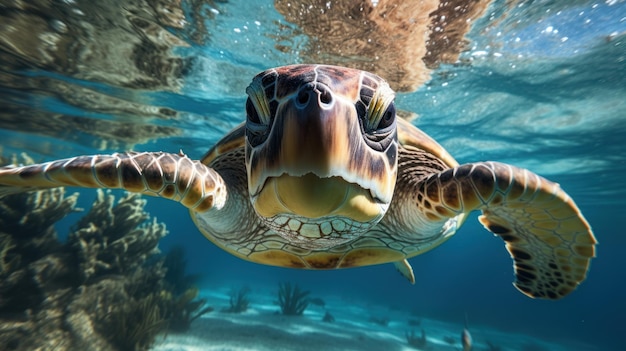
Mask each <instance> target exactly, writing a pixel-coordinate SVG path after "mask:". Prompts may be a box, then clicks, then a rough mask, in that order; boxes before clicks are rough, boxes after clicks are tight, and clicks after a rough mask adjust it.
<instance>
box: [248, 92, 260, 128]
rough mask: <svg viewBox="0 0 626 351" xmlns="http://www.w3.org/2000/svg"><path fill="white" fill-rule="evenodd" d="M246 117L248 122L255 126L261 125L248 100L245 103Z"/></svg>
mask: <svg viewBox="0 0 626 351" xmlns="http://www.w3.org/2000/svg"><path fill="white" fill-rule="evenodd" d="M246 115H247V116H248V121H250V122H252V123H256V124H261V118H260V117H259V113H258V112H257V110H256V108H255V107H254V104H253V103H252V101H251V100H250V98H248V100H247V101H246Z"/></svg>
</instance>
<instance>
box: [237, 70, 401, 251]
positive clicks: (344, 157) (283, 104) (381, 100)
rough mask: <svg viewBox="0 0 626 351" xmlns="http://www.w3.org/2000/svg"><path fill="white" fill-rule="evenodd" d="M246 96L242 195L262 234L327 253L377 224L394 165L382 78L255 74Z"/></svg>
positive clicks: (389, 101)
mask: <svg viewBox="0 0 626 351" xmlns="http://www.w3.org/2000/svg"><path fill="white" fill-rule="evenodd" d="M246 92H247V93H248V100H247V102H246V113H247V119H246V148H245V153H246V168H247V176H248V190H249V194H250V200H251V203H252V205H253V207H254V209H255V211H256V212H257V214H258V215H259V216H260V217H261V218H262V219H263V221H264V222H265V223H266V224H267V225H268V226H269V227H270V228H272V229H274V230H275V231H276V232H278V233H279V234H280V235H282V236H283V237H285V238H286V239H287V240H289V241H290V242H292V243H293V244H295V245H296V246H300V247H303V248H308V249H326V248H330V247H333V246H336V245H339V244H341V243H344V242H347V241H350V240H353V239H355V238H357V237H358V236H359V235H361V234H362V233H364V232H365V231H367V230H368V229H370V228H371V227H372V226H374V225H376V223H378V222H379V221H380V220H381V219H382V217H383V216H384V215H385V213H386V211H387V209H388V207H389V204H390V202H391V199H392V196H393V191H394V187H395V182H396V174H397V155H398V137H397V132H396V113H395V106H394V102H393V100H394V92H393V91H392V90H391V88H390V87H389V85H388V84H387V83H386V82H385V81H384V80H383V79H382V78H380V77H378V76H376V75H374V74H371V73H368V72H364V71H360V70H356V69H349V68H343V67H334V66H322V65H294V66H285V67H279V68H275V69H270V70H267V71H264V72H262V73H260V74H258V75H257V76H256V77H255V78H254V79H253V81H252V83H251V84H250V86H249V87H248V89H247V90H246Z"/></svg>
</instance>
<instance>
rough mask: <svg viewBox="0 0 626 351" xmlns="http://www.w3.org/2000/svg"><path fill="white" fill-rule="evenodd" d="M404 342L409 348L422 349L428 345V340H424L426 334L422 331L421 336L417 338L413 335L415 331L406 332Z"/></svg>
mask: <svg viewBox="0 0 626 351" xmlns="http://www.w3.org/2000/svg"><path fill="white" fill-rule="evenodd" d="M406 342H407V343H408V344H409V346H411V347H414V348H417V349H423V348H424V347H426V345H427V344H428V339H426V332H425V331H424V329H422V336H420V337H418V336H417V335H416V334H415V330H411V332H410V333H409V332H406Z"/></svg>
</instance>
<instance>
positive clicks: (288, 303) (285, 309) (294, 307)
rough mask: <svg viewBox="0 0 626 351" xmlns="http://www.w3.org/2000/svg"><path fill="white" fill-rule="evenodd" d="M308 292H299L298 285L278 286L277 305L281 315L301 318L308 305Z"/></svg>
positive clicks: (285, 284)
mask: <svg viewBox="0 0 626 351" xmlns="http://www.w3.org/2000/svg"><path fill="white" fill-rule="evenodd" d="M309 293H310V292H309V291H305V290H301V289H300V287H298V285H295V286H293V287H292V286H291V283H281V284H279V285H278V304H279V306H280V310H281V313H282V314H283V315H285V316H301V315H302V313H304V310H305V309H306V308H307V306H308V305H309V299H308V298H307V296H308V295H309Z"/></svg>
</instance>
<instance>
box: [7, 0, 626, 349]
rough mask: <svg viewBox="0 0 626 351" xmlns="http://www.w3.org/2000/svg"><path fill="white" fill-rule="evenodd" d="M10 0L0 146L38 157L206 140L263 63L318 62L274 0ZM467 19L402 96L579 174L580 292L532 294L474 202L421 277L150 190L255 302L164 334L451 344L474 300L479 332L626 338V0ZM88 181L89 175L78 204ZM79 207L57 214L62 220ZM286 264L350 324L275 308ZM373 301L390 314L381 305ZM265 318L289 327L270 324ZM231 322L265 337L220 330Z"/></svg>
mask: <svg viewBox="0 0 626 351" xmlns="http://www.w3.org/2000/svg"><path fill="white" fill-rule="evenodd" d="M306 3H307V2H306V1H299V2H294V3H293V4H294V6H296V4H297V6H301V5H303V4H304V5H306ZM316 3H317V2H316ZM334 3H335V1H328V2H327V4H328V11H333V4H334ZM380 3H383V1H382V0H381V1H380ZM379 5H380V4H379ZM303 8H306V6H305V7H303ZM0 16H2V17H3V19H4V20H3V21H0V22H1V23H2V24H0V148H1V151H2V154H3V155H11V154H15V153H18V154H19V153H21V152H27V153H28V154H29V155H30V156H31V157H32V158H33V159H34V160H36V161H48V160H52V159H57V158H65V157H69V156H73V155H82V154H95V153H112V152H117V151H126V150H136V151H167V152H173V153H176V152H178V151H179V150H183V151H184V152H185V153H186V154H187V155H189V157H191V158H195V159H197V158H200V157H201V156H202V155H203V154H204V153H205V152H206V151H207V150H208V149H209V148H210V147H211V146H212V145H214V143H215V142H216V141H217V140H219V138H220V137H221V136H222V135H224V134H225V133H226V132H228V131H229V130H230V129H231V128H233V127H234V126H236V125H237V124H239V123H240V122H242V121H243V120H244V119H245V110H244V103H245V99H246V96H245V87H246V86H247V84H249V82H250V80H251V78H252V77H253V76H254V75H255V74H256V73H258V72H259V71H262V70H264V69H266V68H269V67H274V66H281V65H286V64H292V63H309V62H310V61H309V57H311V50H313V51H315V49H314V48H313V49H312V47H313V46H314V44H315V40H314V39H313V38H312V37H311V35H310V34H309V33H307V31H306V30H304V29H302V28H301V26H302V24H296V23H293V22H290V21H288V20H287V19H286V18H285V16H284V15H283V14H281V13H280V12H279V11H277V9H276V7H275V4H274V3H273V2H272V1H267V0H254V1H235V0H231V1H182V3H179V2H177V1H170V2H167V1H161V2H158V1H145V2H144V1H139V0H137V1H131V2H126V1H125V2H122V1H115V0H113V1H101V2H98V3H97V4H93V3H89V2H87V1H78V0H67V1H48V2H46V1H43V2H40V3H39V2H38V3H33V4H25V3H19V2H16V3H14V2H11V1H8V2H6V1H0ZM320 16H321V15H320ZM111 19H115V20H111ZM470 23H471V26H470V28H469V30H468V32H467V34H466V38H467V46H466V48H465V49H464V50H463V51H462V52H461V53H460V56H459V58H458V59H457V60H455V61H454V62H441V63H439V64H437V65H435V67H433V69H432V72H431V73H430V74H431V78H430V79H429V80H427V81H426V82H425V83H423V84H421V85H420V87H419V88H418V89H417V90H415V91H403V92H399V93H398V95H397V98H396V103H397V107H398V108H399V109H402V110H405V111H411V112H414V113H416V114H418V117H417V118H416V119H415V120H413V123H414V124H415V125H417V126H418V127H419V128H421V129H422V130H423V131H425V132H426V133H428V134H429V135H431V136H432V137H433V138H435V139H436V140H437V141H439V142H440V143H441V144H442V145H443V146H444V147H445V148H446V149H447V150H448V151H449V152H450V153H451V154H452V155H453V156H454V157H455V158H456V159H457V160H458V161H459V162H460V163H465V162H474V161H484V160H494V161H500V162H505V163H510V164H513V165H516V166H518V167H524V168H528V169H530V170H532V171H534V172H536V173H538V174H540V175H542V176H544V177H546V178H548V179H551V180H553V181H555V182H558V183H559V184H560V185H561V186H562V188H563V189H564V190H566V191H567V192H568V194H569V195H570V196H571V197H572V198H573V199H574V200H575V201H576V203H577V205H578V206H579V208H580V209H581V211H582V213H583V214H584V215H585V217H586V218H587V220H588V221H589V223H590V225H591V226H592V228H593V231H594V233H595V235H596V237H597V239H598V241H599V245H598V246H597V257H596V258H595V259H594V260H592V263H591V268H590V271H589V274H588V277H587V279H586V280H585V281H584V282H583V283H582V284H581V285H580V286H579V287H578V288H577V289H576V291H574V292H573V293H572V294H571V295H568V296H567V297H565V298H564V299H562V300H558V301H542V300H533V299H530V298H528V297H526V296H523V295H522V294H520V293H519V292H518V291H517V290H516V289H515V288H514V287H513V286H512V285H511V283H512V282H513V279H514V275H513V267H512V261H511V259H510V257H509V254H508V253H507V252H506V250H505V249H504V245H503V242H502V241H501V240H500V239H499V238H496V237H494V236H493V235H491V234H490V233H489V232H487V231H486V230H484V229H483V227H482V226H481V225H480V224H479V223H478V221H477V220H476V217H477V214H472V215H471V216H470V218H469V219H468V220H467V221H466V223H465V224H464V225H463V227H462V228H461V229H460V230H459V231H458V233H457V234H456V235H455V237H454V238H452V239H450V240H449V241H448V242H446V243H445V244H444V245H442V246H441V247H439V248H437V249H436V250H433V251H431V252H428V253H426V254H423V255H420V256H417V257H414V258H412V259H411V260H410V262H411V264H412V266H413V268H414V271H415V276H416V283H415V285H411V284H409V283H407V282H406V280H405V279H404V278H403V277H401V276H400V275H399V274H397V272H396V271H395V270H394V268H393V267H392V266H391V265H380V266H371V267H362V268H354V269H347V270H337V271H303V270H293V269H286V268H277V267H267V266H262V265H258V264H253V263H250V262H246V261H242V260H240V259H238V258H235V257H233V256H231V255H229V254H228V253H226V252H224V251H222V250H220V249H219V248H217V247H216V246H214V245H213V244H211V243H210V242H209V241H207V240H206V239H205V238H204V237H203V236H202V235H201V234H200V233H199V231H198V230H197V229H196V228H195V226H194V225H193V223H192V221H191V219H190V218H189V216H188V213H187V210H186V209H185V208H183V207H182V206H180V205H177V204H175V203H172V202H169V201H167V200H163V199H157V198H150V199H148V203H147V205H146V210H147V211H148V212H149V213H150V215H151V216H152V217H156V218H157V219H158V220H159V221H161V222H164V223H165V224H166V225H167V228H168V230H169V231H170V233H169V235H168V236H166V237H165V238H163V239H162V240H161V242H160V244H159V247H160V249H161V250H162V251H164V252H166V251H167V250H168V249H169V248H172V247H174V246H182V247H184V249H185V250H186V253H187V262H188V269H189V271H190V272H191V273H194V274H199V275H201V280H200V281H199V287H200V288H201V292H200V295H201V296H205V297H207V299H209V302H210V303H213V304H215V305H216V306H217V307H219V305H220V304H224V305H227V304H228V301H227V300H228V291H229V290H230V289H232V288H233V287H235V288H237V287H241V286H248V287H250V288H251V297H250V298H251V311H252V312H250V313H248V314H243V315H240V316H230V315H229V316H225V315H223V314H220V313H219V312H215V313H210V314H207V315H206V316H205V317H203V318H201V319H199V320H198V321H196V322H195V324H194V329H192V331H193V335H192V334H190V336H188V337H185V336H184V335H183V336H180V335H179V336H171V335H170V336H168V337H166V338H165V339H159V340H158V341H157V343H156V344H155V346H154V348H155V349H157V350H196V349H211V350H241V349H259V350H265V349H286V350H287V349H293V350H298V349H306V348H303V346H302V343H304V342H305V341H303V340H305V339H298V338H297V337H294V335H296V336H297V335H301V336H302V335H304V336H306V335H308V336H309V337H310V339H306V340H307V341H306V343H308V344H307V345H309V346H310V345H313V344H314V343H315V342H316V341H315V340H319V339H320V338H324V335H326V336H327V338H328V339H329V340H335V339H336V340H340V339H341V340H344V339H346V338H348V339H350V338H351V337H352V336H351V334H350V333H349V332H347V331H346V326H349V329H352V330H355V333H357V334H358V333H362V334H363V335H369V336H371V335H377V336H378V337H379V339H377V340H379V341H380V340H388V341H389V343H390V344H389V345H396V346H397V345H404V346H403V347H406V348H407V349H409V348H408V345H407V344H406V343H405V336H404V333H405V331H406V330H410V329H411V327H409V326H407V325H406V320H407V319H409V318H417V319H420V320H421V321H422V324H421V326H420V327H418V328H417V329H416V330H418V331H419V330H420V328H424V329H425V330H426V332H427V333H429V334H428V335H429V338H432V340H430V341H431V342H432V345H434V346H432V347H434V349H437V347H441V349H442V350H447V349H454V348H452V347H451V346H450V347H449V348H445V347H446V345H445V343H444V342H443V341H442V340H443V337H444V336H447V335H453V336H454V337H455V338H457V339H459V340H458V342H457V344H456V346H454V347H456V348H457V349H458V347H460V344H458V343H460V338H459V335H460V333H461V331H462V329H463V325H464V320H465V316H468V317H467V318H468V320H469V322H470V323H469V326H470V330H471V332H472V334H473V337H474V341H475V347H474V349H476V350H483V349H484V350H487V349H488V348H487V343H486V342H487V341H493V342H497V344H498V345H500V346H501V347H502V349H503V350H531V349H532V348H531V347H533V345H534V347H535V348H534V349H536V350H539V349H545V350H557V349H558V350H625V349H626V336H625V335H626V334H625V332H626V273H625V272H624V269H623V268H624V267H625V266H626V259H625V258H624V255H623V250H624V247H626V238H625V237H624V235H622V234H621V232H622V231H623V217H624V213H625V211H626V181H624V177H623V175H624V174H626V1H619V0H606V1H520V2H507V1H494V2H492V3H490V4H489V5H488V7H487V8H486V9H485V11H484V12H483V13H482V14H481V15H480V16H479V17H478V18H475V19H473V20H472V21H470ZM26 24H28V26H27V25H26ZM25 28H30V30H28V31H25ZM326 38H327V37H326ZM317 40H319V38H318V39H317ZM322 40H324V37H323V38H322ZM390 40H393V38H390ZM407 45H408V44H407ZM316 57H317V58H318V59H322V58H323V57H325V56H324V55H323V54H320V55H317V56H316ZM329 57H330V56H329ZM345 60H346V62H347V63H348V64H349V58H348V59H345ZM355 60H356V58H355ZM319 63H324V62H319ZM114 193H115V194H120V195H121V192H114ZM95 194H96V193H95V191H93V190H80V198H79V207H83V208H88V207H89V206H90V204H91V202H93V200H94V198H95V196H96V195H95ZM77 218H80V214H78V213H76V214H71V215H70V216H68V217H67V218H66V219H65V220H63V221H61V222H59V223H58V226H57V229H58V231H59V233H60V235H61V236H63V233H67V231H68V228H69V227H70V225H71V223H73V222H75V221H76V220H77ZM287 281H289V282H292V283H295V284H298V285H299V286H301V287H303V288H304V289H306V290H310V291H311V294H312V295H314V296H319V297H321V298H323V299H324V300H325V301H326V307H325V308H326V310H328V311H332V313H333V315H334V316H335V318H336V319H337V320H338V321H337V323H336V324H335V325H339V327H332V326H328V325H326V324H324V325H321V324H320V322H319V320H320V319H321V316H323V314H324V313H323V311H324V310H322V309H320V308H318V307H316V306H311V307H310V308H309V309H308V312H307V313H305V315H304V316H303V317H302V318H303V319H301V320H299V321H298V322H292V321H284V320H280V321H278V320H272V319H271V318H270V317H268V316H271V315H272V314H273V312H274V311H275V310H276V309H277V306H275V305H273V298H272V295H273V294H275V292H276V290H277V289H278V288H277V287H278V284H279V283H281V282H287ZM373 316H381V317H384V318H388V319H389V321H390V323H389V325H387V326H381V325H377V324H375V323H371V322H368V318H370V317H373ZM246 318H247V319H246ZM267 318H270V319H269V320H268V319H267ZM359 319H362V320H359ZM250 321H258V322H256V324H254V323H252V322H250ZM290 323H291V324H290ZM294 323H300V324H299V325H298V326H297V327H293V328H295V329H296V331H293V332H291V331H290V330H291V329H290V325H291V326H293V325H295V324H294ZM342 323H343V324H342ZM252 324H254V327H250V325H252ZM242 325H243V326H245V325H248V326H249V328H248V329H245V328H243V327H242ZM268 325H269V326H271V325H275V326H276V329H277V330H281V331H282V332H283V333H284V334H289V335H290V337H285V335H283V334H280V333H278V332H276V333H278V334H272V332H269V331H268V330H266V329H263V328H261V326H268ZM228 326H230V329H231V330H236V331H237V332H235V333H234V334H235V335H240V336H241V337H242V338H244V334H237V333H239V331H240V330H246V333H248V334H245V337H246V338H248V339H246V340H255V341H254V343H252V342H251V343H245V342H244V341H241V343H240V344H237V343H233V344H229V341H228V340H226V339H227V338H226V337H222V338H221V339H218V338H217V337H214V338H211V336H210V335H211V331H213V332H215V331H216V330H220V331H219V333H221V334H220V335H222V336H224V335H227V334H228V332H227V331H226V329H228V328H227V327H228ZM218 327H219V328H222V329H224V330H222V329H219V328H218ZM203 328H204V329H203ZM242 328H243V329H242ZM316 328H317V329H316ZM333 328H335V329H333ZM311 330H313V332H311ZM340 331H342V332H345V333H346V334H345V335H344V334H342V335H343V336H338V333H339V332H340ZM255 333H257V334H255ZM377 333H378V334H377ZM199 335H200V336H201V335H208V336H206V337H205V338H204V339H202V338H201V337H198V336H199ZM268 335H270V336H274V338H269V337H268ZM311 335H313V336H315V337H312V336H311ZM359 335H361V334H359ZM304 336H303V338H304ZM316 338H317V339H316ZM270 339H271V340H270ZM212 340H214V342H213V344H212ZM217 340H219V341H217ZM281 340H283V341H284V342H281ZM298 340H300V341H298ZM350 340H352V339H350ZM381 342H382V341H381ZM202 343H205V344H204V346H198V345H202ZM311 343H313V344H311ZM233 345H235V346H233ZM242 345H243V346H242ZM250 345H256V346H254V347H253V346H250ZM320 345H322V346H320V349H325V348H328V349H330V346H329V345H327V344H320ZM324 345H325V346H324ZM338 345H343V344H338ZM352 345H357V346H355V347H356V349H359V347H358V344H354V343H353V344H352ZM376 345H379V344H376ZM376 345H374V346H371V345H369V346H368V345H365V344H363V345H362V349H371V348H368V347H378V346H376ZM381 345H387V344H381ZM540 345H543V346H540ZM309 346H307V347H309ZM396 346H394V347H396ZM448 346H449V345H448ZM337 347H339V348H337V349H341V346H337ZM380 347H381V348H385V347H386V346H380ZM389 347H390V348H389V349H400V348H399V347H400V346H397V347H398V348H392V347H391V346H389ZM541 347H543V348H541ZM0 348H1V347H0ZM374 349H376V348H374Z"/></svg>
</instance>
